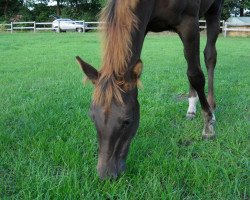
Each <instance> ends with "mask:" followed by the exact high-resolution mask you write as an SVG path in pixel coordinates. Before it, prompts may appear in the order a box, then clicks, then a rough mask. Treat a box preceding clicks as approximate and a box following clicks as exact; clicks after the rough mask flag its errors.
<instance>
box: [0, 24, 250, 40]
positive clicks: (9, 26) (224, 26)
mask: <svg viewBox="0 0 250 200" xmlns="http://www.w3.org/2000/svg"><path fill="white" fill-rule="evenodd" d="M74 22H76V23H78V22H80V23H82V25H83V26H82V27H83V32H85V31H87V30H97V29H100V26H99V24H101V23H103V22H85V21H74ZM0 27H2V29H3V30H6V31H10V32H11V33H13V31H14V30H31V31H32V30H33V31H34V32H36V31H45V30H55V31H57V32H60V30H61V29H60V28H61V27H60V21H59V22H58V27H53V26H52V22H35V21H34V22H11V23H10V24H0ZM199 28H200V29H201V30H203V29H207V25H206V20H199ZM220 29H221V31H222V32H224V36H225V37H226V36H227V33H228V32H230V31H239V32H241V31H242V32H250V28H246V27H244V28H240V27H239V28H235V27H231V25H230V24H229V23H227V22H225V21H220Z"/></svg>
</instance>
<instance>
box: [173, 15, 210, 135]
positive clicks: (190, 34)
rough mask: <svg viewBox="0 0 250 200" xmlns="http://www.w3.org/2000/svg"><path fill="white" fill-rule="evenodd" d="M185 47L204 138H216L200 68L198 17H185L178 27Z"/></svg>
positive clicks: (189, 77)
mask: <svg viewBox="0 0 250 200" xmlns="http://www.w3.org/2000/svg"><path fill="white" fill-rule="evenodd" d="M176 30H177V32H178V33H179V35H180V37H181V39H182V42H183V45H184V53H185V58H186V60H187V64H188V70H187V76H188V79H189V82H190V85H191V86H192V87H193V88H194V89H195V90H196V92H197V94H198V96H199V100H200V103H201V108H202V110H203V117H204V130H203V134H202V136H203V138H205V139H210V138H213V137H214V136H215V133H214V123H215V119H214V115H213V113H212V109H211V108H210V106H209V104H208V102H207V98H206V95H205V91H204V87H205V77H204V74H203V72H202V70H201V67H200V55H199V49H200V33H199V23H198V16H197V17H191V16H185V17H184V19H183V21H182V23H181V24H180V25H179V26H177V27H176Z"/></svg>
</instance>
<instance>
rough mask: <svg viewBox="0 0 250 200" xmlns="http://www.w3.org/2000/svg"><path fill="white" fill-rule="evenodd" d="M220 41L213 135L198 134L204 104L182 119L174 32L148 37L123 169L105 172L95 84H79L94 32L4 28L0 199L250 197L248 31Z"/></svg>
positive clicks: (95, 57) (93, 56)
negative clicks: (136, 119) (114, 175)
mask: <svg viewBox="0 0 250 200" xmlns="http://www.w3.org/2000/svg"><path fill="white" fill-rule="evenodd" d="M205 40H206V38H205V37H202V38H201V48H202V49H203V48H204V45H205ZM217 47H218V55H219V57H218V64H217V68H216V76H215V78H216V86H215V88H216V98H217V106H218V107H217V111H216V117H217V125H216V131H217V138H216V140H214V141H202V140H201V131H202V127H203V121H202V117H201V113H200V112H199V113H198V116H197V118H196V119H195V120H193V121H188V120H186V119H185V114H186V109H187V106H188V105H187V92H188V81H187V77H186V63H185V60H184V57H183V50H182V49H183V47H182V44H181V42H180V40H179V38H178V37H177V36H174V35H149V36H148V37H147V38H146V40H145V44H144V48H143V52H142V60H143V62H144V71H143V76H142V82H143V85H144V89H142V90H140V94H139V101H140V103H141V122H140V128H139V131H138V133H137V135H136V137H135V139H134V140H133V143H132V146H131V149H130V153H129V157H128V160H127V171H126V173H125V174H123V175H122V176H121V177H120V178H119V179H118V180H117V181H109V180H107V181H103V182H102V181H100V180H99V179H98V176H97V173H96V163H97V139H96V133H95V128H94V126H93V124H92V122H91V121H90V119H89V117H88V110H89V105H90V101H91V93H92V90H93V87H92V86H91V84H88V85H87V86H86V87H83V84H82V72H81V70H80V69H79V67H78V65H77V64H76V62H75V58H74V57H75V56H76V55H80V56H82V57H83V58H84V59H85V60H86V61H88V62H89V63H91V64H93V65H94V66H96V67H97V66H99V65H100V57H101V52H100V39H99V36H98V34H96V33H87V34H75V33H67V34H56V33H36V34H34V33H20V34H1V35H0V52H1V54H0V102H1V104H0V113H1V115H0V199H209V200H210V199H219V200H224V199H225V200H226V199H230V200H231V199H249V133H250V127H249V119H250V115H249V114H250V113H249V105H250V98H249V94H250V88H249V87H250V86H249V85H250V79H249V77H250V57H249V52H250V39H249V38H223V37H220V38H219V40H218V45H217ZM201 55H202V54H201ZM202 60H203V56H202ZM202 64H203V69H205V68H204V62H202ZM199 111H200V106H199Z"/></svg>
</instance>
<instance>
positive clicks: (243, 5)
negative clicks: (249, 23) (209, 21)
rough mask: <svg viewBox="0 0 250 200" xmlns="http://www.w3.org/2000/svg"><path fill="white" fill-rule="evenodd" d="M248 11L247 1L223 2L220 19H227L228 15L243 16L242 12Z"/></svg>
mask: <svg viewBox="0 0 250 200" xmlns="http://www.w3.org/2000/svg"><path fill="white" fill-rule="evenodd" d="M246 9H250V1H249V0H225V1H224V9H223V12H222V18H223V19H227V18H228V17H230V14H234V15H235V16H238V15H239V16H241V17H242V16H244V10H246Z"/></svg>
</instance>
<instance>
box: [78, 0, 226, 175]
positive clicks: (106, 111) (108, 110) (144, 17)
mask: <svg viewBox="0 0 250 200" xmlns="http://www.w3.org/2000/svg"><path fill="white" fill-rule="evenodd" d="M222 4H223V0H109V1H108V4H107V6H106V7H105V8H104V10H103V12H102V15H101V19H100V20H101V21H103V22H105V25H104V26H105V28H104V29H105V31H104V40H103V42H104V45H103V46H104V49H103V51H104V54H103V61H102V67H101V69H100V71H97V70H96V69H95V68H93V67H92V66H91V65H89V64H88V63H86V62H84V61H83V60H81V59H80V57H78V56H77V57H76V59H77V61H78V63H79V64H80V65H81V67H82V69H83V71H84V73H85V74H86V75H87V77H88V79H90V80H91V81H92V83H93V84H94V85H95V90H94V94H93V102H92V104H91V112H90V113H91V114H90V115H91V118H92V119H93V122H94V124H95V127H96V130H97V135H98V142H99V151H98V165H97V170H98V174H99V176H100V178H101V179H104V178H107V177H112V178H115V177H117V176H118V175H119V174H120V173H121V172H122V171H124V170H125V161H126V158H127V155H128V151H129V146H130V143H131V140H132V138H133V136H134V135H135V133H136V131H137V129H138V126H139V116H140V115H139V103H138V100H137V96H138V88H137V83H138V81H139V78H140V75H141V72H142V61H141V60H140V55H141V50H142V45H143V41H144V38H145V36H146V34H147V33H148V32H149V31H153V32H160V31H166V30H173V31H175V32H176V33H178V34H179V36H180V38H181V40H182V42H183V45H184V54H185V58H186V61H187V65H188V67H187V77H188V80H189V83H190V92H189V108H188V112H187V117H188V118H193V117H194V116H195V113H196V102H197V101H198V99H199V100H200V104H201V108H202V111H203V118H204V129H203V133H202V136H203V138H204V139H211V138H213V137H214V136H215V132H214V125H215V117H214V114H213V111H214V109H215V99H214V91H213V79H214V68H215V64H216V57H217V53H216V48H215V43H216V40H217V37H218V34H219V32H220V14H221V10H222ZM201 16H204V17H205V19H206V22H207V44H206V48H205V50H204V54H205V63H206V67H207V70H208V98H206V95H205V92H204V86H205V77H204V74H203V72H202V70H201V65H200V54H199V52H200V33H199V18H200V17H201Z"/></svg>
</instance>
